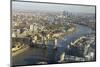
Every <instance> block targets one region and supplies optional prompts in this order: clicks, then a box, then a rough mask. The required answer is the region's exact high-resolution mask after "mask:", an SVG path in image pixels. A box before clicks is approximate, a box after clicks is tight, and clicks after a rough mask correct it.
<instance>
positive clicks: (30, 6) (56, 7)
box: [12, 1, 95, 13]
mask: <svg viewBox="0 0 100 67" xmlns="http://www.w3.org/2000/svg"><path fill="white" fill-rule="evenodd" d="M12 9H13V10H32V11H34V10H40V11H54V12H59V11H69V12H82V13H95V6H84V5H68V4H66V5H64V4H47V3H35V2H16V1H13V2H12Z"/></svg>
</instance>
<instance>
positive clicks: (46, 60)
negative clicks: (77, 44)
mask: <svg viewBox="0 0 100 67" xmlns="http://www.w3.org/2000/svg"><path fill="white" fill-rule="evenodd" d="M92 32H93V30H92V29H91V28H89V27H87V26H82V25H78V24H76V31H75V32H73V33H71V34H69V35H65V36H64V37H63V38H61V39H59V40H58V42H57V49H56V50H55V49H53V47H54V41H48V47H47V48H32V47H30V48H28V49H27V50H26V51H24V52H22V53H20V54H18V55H16V56H13V57H12V61H13V62H12V64H13V65H29V64H32V65H36V64H51V63H58V61H59V60H60V55H61V54H62V53H64V52H65V55H66V49H67V45H69V44H70V43H71V42H74V41H75V40H76V39H77V38H79V37H81V36H83V35H86V34H90V33H92Z"/></svg>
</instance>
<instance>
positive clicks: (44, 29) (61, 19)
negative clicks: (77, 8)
mask: <svg viewBox="0 0 100 67" xmlns="http://www.w3.org/2000/svg"><path fill="white" fill-rule="evenodd" d="M22 3H23V2H22ZM33 4H34V3H33ZM13 5H14V4H13ZM51 5H52V4H51ZM88 7H93V6H88ZM94 11H95V9H94ZM95 20H96V19H95V12H94V13H86V12H85V13H79V12H77V13H75V12H70V11H65V10H62V11H60V12H59V11H58V12H53V11H51V12H50V11H43V10H40V11H35V10H34V11H33V10H22V9H21V8H20V9H19V10H17V9H15V8H14V9H13V10H12V29H11V31H12V32H11V35H12V36H11V39H12V45H11V46H12V48H11V52H12V56H11V57H12V65H13V66H21V65H41V64H58V63H73V62H85V61H95V60H96V43H95V42H96V41H95V40H96V39H95V38H96V35H95V34H96V30H95V23H96V22H95Z"/></svg>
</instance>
